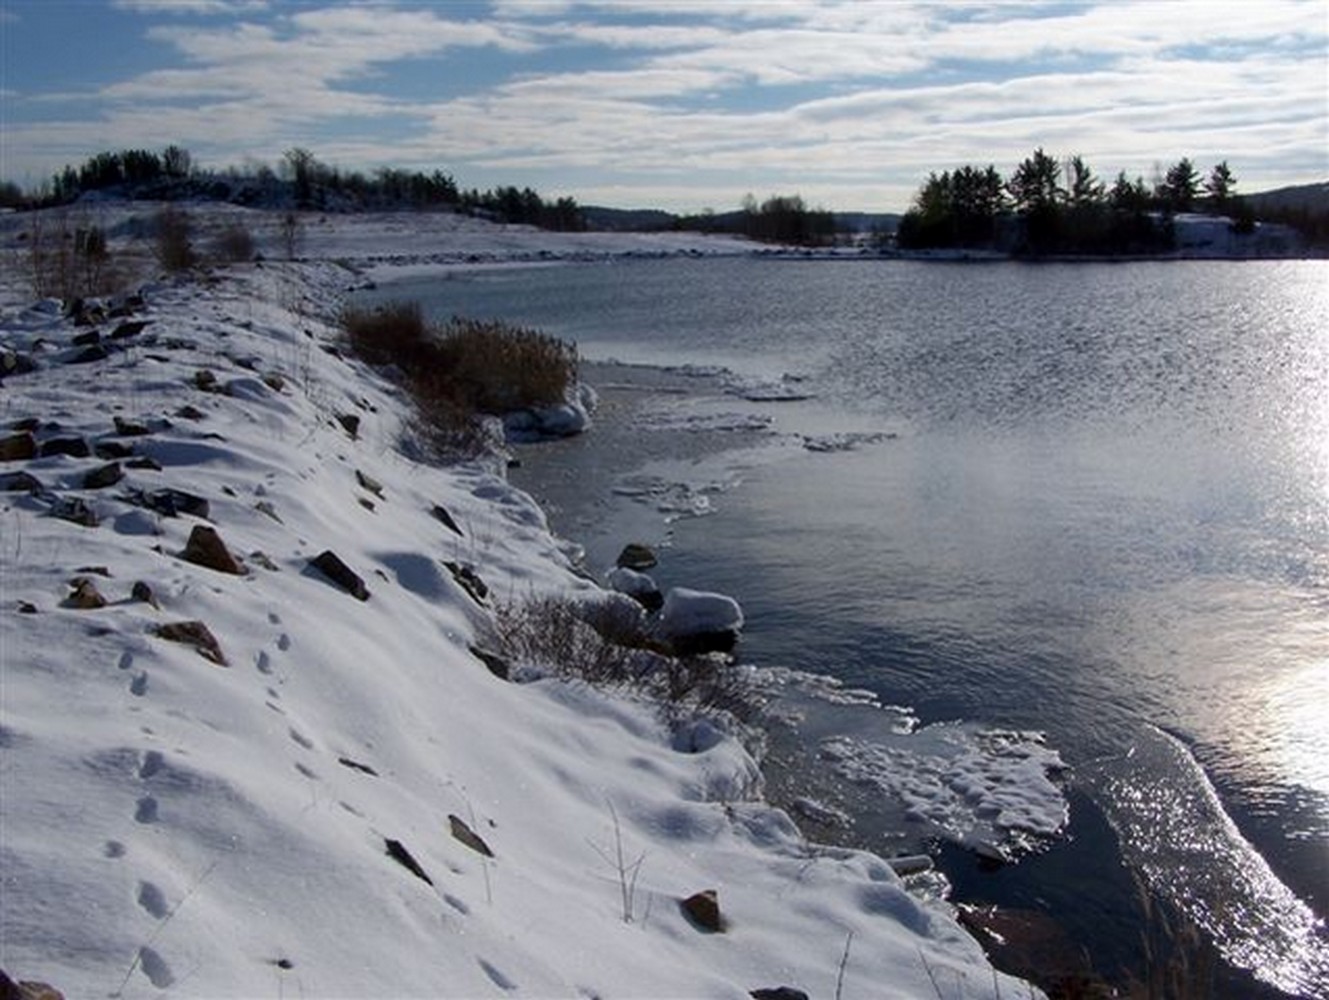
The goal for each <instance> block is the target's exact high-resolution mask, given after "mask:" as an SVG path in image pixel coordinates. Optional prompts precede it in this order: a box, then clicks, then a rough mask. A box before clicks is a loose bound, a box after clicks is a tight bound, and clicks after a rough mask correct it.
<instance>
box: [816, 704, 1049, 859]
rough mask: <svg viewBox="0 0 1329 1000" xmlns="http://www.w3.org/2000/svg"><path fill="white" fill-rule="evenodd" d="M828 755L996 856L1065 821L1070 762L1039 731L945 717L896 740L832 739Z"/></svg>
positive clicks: (912, 815) (938, 826)
mask: <svg viewBox="0 0 1329 1000" xmlns="http://www.w3.org/2000/svg"><path fill="white" fill-rule="evenodd" d="M821 753H822V755H823V757H825V758H826V759H828V760H830V761H831V762H832V764H833V766H834V767H835V769H836V770H837V771H839V772H840V773H841V774H842V775H844V776H845V777H847V778H849V779H850V780H852V781H855V782H858V783H860V784H863V785H868V786H870V787H874V788H876V789H878V790H879V791H880V792H882V793H883V794H886V795H889V796H891V797H892V798H894V799H896V800H898V801H899V803H900V804H901V805H902V806H903V807H904V809H905V815H906V816H907V817H908V818H909V819H910V820H912V821H914V822H916V823H919V824H921V825H923V826H925V827H927V828H928V830H929V832H931V833H934V834H936V835H939V836H942V837H945V838H946V839H948V840H952V841H954V842H955V843H957V844H960V845H961V846H964V847H967V848H969V849H970V850H973V851H975V852H977V853H979V854H981V855H982V856H984V857H989V858H992V859H994V860H1002V861H1005V860H1009V859H1010V858H1012V857H1015V856H1017V855H1019V854H1021V853H1026V852H1028V851H1029V850H1032V849H1033V848H1034V847H1036V846H1037V844H1038V842H1039V841H1040V840H1042V839H1045V838H1049V837H1052V836H1055V835H1056V834H1057V833H1058V832H1059V831H1060V830H1061V829H1062V828H1063V827H1064V826H1065V824H1066V820H1067V804H1066V798H1065V796H1064V795H1063V793H1062V790H1061V788H1060V787H1059V786H1058V785H1057V783H1056V781H1055V779H1056V777H1057V776H1058V775H1059V774H1060V773H1061V772H1062V771H1063V770H1064V768H1065V765H1064V764H1063V763H1062V760H1061V756H1060V755H1059V754H1058V753H1057V752H1056V751H1055V750H1052V749H1049V748H1048V747H1047V746H1045V745H1044V743H1043V739H1042V736H1041V735H1040V734H1037V733H1023V732H1010V731H1006V730H983V729H979V728H977V727H974V726H970V725H961V724H957V723H940V724H936V725H931V726H925V727H923V728H922V729H919V730H917V731H916V732H914V733H912V734H909V735H907V736H901V737H899V738H897V739H893V740H891V741H889V742H884V741H883V742H876V741H866V740H862V739H857V738H853V737H847V736H835V737H830V738H828V739H826V740H823V741H822V743H821Z"/></svg>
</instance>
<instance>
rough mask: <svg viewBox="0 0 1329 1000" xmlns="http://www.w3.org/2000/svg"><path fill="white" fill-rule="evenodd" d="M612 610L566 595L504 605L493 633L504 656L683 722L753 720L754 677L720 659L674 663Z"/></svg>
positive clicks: (638, 627)
mask: <svg viewBox="0 0 1329 1000" xmlns="http://www.w3.org/2000/svg"><path fill="white" fill-rule="evenodd" d="M606 607H609V608H612V605H608V606H607V605H601V604H597V603H594V602H583V601H577V600H574V599H571V598H567V597H545V598H539V599H536V600H531V601H526V602H524V603H519V604H509V605H505V606H500V607H499V608H498V609H497V610H496V612H495V631H496V638H497V641H498V643H499V645H500V646H501V647H502V651H503V653H504V654H505V655H506V656H507V657H509V658H510V659H512V660H514V661H516V662H518V663H520V664H523V665H525V666H528V667H535V668H537V669H539V670H543V671H547V672H548V673H550V674H553V675H554V676H557V677H561V678H563V679H565V680H581V681H586V682H587V683H589V684H592V685H594V686H596V687H605V688H613V689H616V690H620V691H625V692H629V693H631V694H635V695H639V696H641V697H644V698H646V699H649V700H650V701H653V702H655V703H656V705H657V706H658V707H659V711H660V715H661V717H662V718H663V719H664V720H665V721H667V722H670V723H678V722H681V721H683V720H685V719H687V718H691V717H694V716H697V715H727V716H732V717H733V718H735V719H738V720H739V721H747V720H750V719H751V718H753V717H754V716H755V715H756V713H757V711H758V710H759V709H760V708H761V699H760V695H759V692H758V691H757V689H756V686H755V685H754V684H753V682H752V680H751V678H750V677H749V675H748V673H747V672H746V671H744V670H742V669H741V668H739V667H736V666H735V665H734V664H732V663H730V662H729V661H728V660H727V659H725V658H723V657H718V656H688V657H675V656H670V655H668V654H667V653H665V652H663V651H662V647H661V646H660V645H659V644H658V643H657V642H656V641H655V640H654V639H653V638H652V637H651V635H650V633H649V632H648V631H647V630H646V629H645V628H643V627H642V626H641V623H640V619H638V620H637V624H636V625H635V626H632V625H629V624H628V623H627V620H626V618H625V616H620V615H615V614H613V613H608V614H606V613H605V612H606Z"/></svg>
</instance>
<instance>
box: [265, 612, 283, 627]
mask: <svg viewBox="0 0 1329 1000" xmlns="http://www.w3.org/2000/svg"><path fill="white" fill-rule="evenodd" d="M268 624H269V625H280V624H281V615H279V614H277V612H275V611H269V612H268Z"/></svg>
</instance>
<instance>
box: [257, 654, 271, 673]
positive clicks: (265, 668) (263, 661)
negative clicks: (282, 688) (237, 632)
mask: <svg viewBox="0 0 1329 1000" xmlns="http://www.w3.org/2000/svg"><path fill="white" fill-rule="evenodd" d="M254 666H256V667H257V668H258V672H259V673H260V674H270V673H272V657H271V656H269V655H268V651H267V650H266V649H260V650H259V651H258V656H257V657H255V658H254Z"/></svg>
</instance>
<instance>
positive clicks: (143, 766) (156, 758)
mask: <svg viewBox="0 0 1329 1000" xmlns="http://www.w3.org/2000/svg"><path fill="white" fill-rule="evenodd" d="M164 761H165V758H164V757H163V756H162V753H161V751H160V750H147V751H145V752H144V754H143V759H142V760H140V761H139V765H138V776H139V778H141V779H142V780H144V781H147V780H148V779H149V778H151V777H152V776H153V775H154V774H156V773H157V772H158V771H160V770H161V769H162V763H163V762H164Z"/></svg>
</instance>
